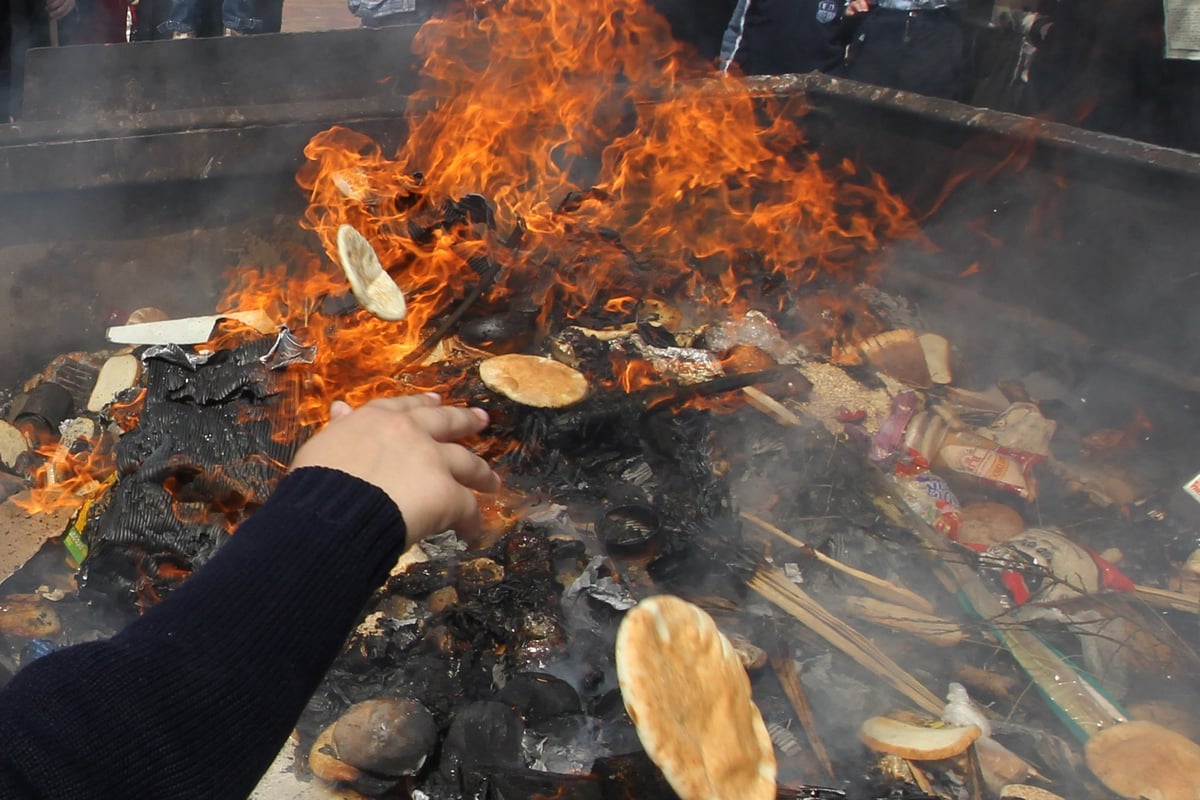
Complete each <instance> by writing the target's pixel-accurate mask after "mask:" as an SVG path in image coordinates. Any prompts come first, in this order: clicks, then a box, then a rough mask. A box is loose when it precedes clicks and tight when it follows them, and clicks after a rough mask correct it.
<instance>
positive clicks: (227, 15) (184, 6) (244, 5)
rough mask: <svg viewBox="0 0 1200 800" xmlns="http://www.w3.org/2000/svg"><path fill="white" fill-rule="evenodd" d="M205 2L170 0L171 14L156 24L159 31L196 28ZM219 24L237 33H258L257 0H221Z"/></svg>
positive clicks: (204, 0) (260, 22) (261, 27)
mask: <svg viewBox="0 0 1200 800" xmlns="http://www.w3.org/2000/svg"><path fill="white" fill-rule="evenodd" d="M205 2H209V0H171V16H170V18H168V19H167V21H166V22H163V23H161V24H160V25H159V26H158V31H159V33H175V32H176V31H194V30H196V27H197V26H198V25H199V24H200V11H201V5H202V4H203V3H205ZM221 24H222V25H224V26H225V27H226V28H228V29H229V30H233V31H237V32H238V33H258V32H259V31H261V30H262V29H263V19H262V14H261V13H260V11H259V4H258V0H221Z"/></svg>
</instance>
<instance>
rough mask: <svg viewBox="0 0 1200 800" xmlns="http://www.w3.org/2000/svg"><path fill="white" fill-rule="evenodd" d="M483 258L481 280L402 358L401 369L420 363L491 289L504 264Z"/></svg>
mask: <svg viewBox="0 0 1200 800" xmlns="http://www.w3.org/2000/svg"><path fill="white" fill-rule="evenodd" d="M483 260H484V264H485V266H484V268H483V270H482V271H481V272H480V274H479V282H478V283H476V284H475V286H474V288H472V289H471V291H469V292H467V296H466V297H464V298H463V299H462V301H461V302H460V303H459V304H458V306H457V307H456V308H455V309H454V310H453V311H451V312H450V314H449V316H447V317H446V318H445V319H443V320H442V322H441V324H440V325H438V327H437V329H436V330H434V332H433V333H431V334H430V335H429V336H428V337H427V338H426V339H425V340H424V341H423V342H421V343H420V344H419V345H417V347H416V348H415V349H414V350H413V351H412V352H411V353H409V354H408V355H406V356H405V357H404V358H403V359H401V361H400V366H399V369H400V370H403V369H405V368H406V367H411V366H412V365H413V364H416V363H418V362H419V361H420V360H421V359H423V358H424V357H425V356H427V355H428V354H429V352H430V351H431V350H433V348H435V347H437V344H438V342H440V341H442V339H445V338H446V337H447V336H449V335H450V334H451V333H453V332H454V329H455V328H456V327H457V326H458V323H459V322H461V321H462V318H463V315H464V314H466V313H467V310H468V309H470V308H471V306H473V305H474V304H475V301H477V300H478V299H479V298H480V297H481V296H483V293H484V292H485V291H487V290H488V289H490V288H491V287H492V284H494V283H495V282H496V278H497V276H499V275H500V270H501V268H502V265H501V264H500V262H499V261H494V260H493V259H491V258H487V257H486V256H485V257H483Z"/></svg>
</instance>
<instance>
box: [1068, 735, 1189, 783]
mask: <svg viewBox="0 0 1200 800" xmlns="http://www.w3.org/2000/svg"><path fill="white" fill-rule="evenodd" d="M1084 756H1085V757H1086V759H1087V765H1088V769H1090V770H1091V771H1092V772H1094V773H1095V775H1096V777H1097V778H1099V779H1100V780H1101V781H1103V782H1104V785H1105V786H1107V787H1108V788H1109V789H1111V790H1112V791H1113V792H1115V793H1116V794H1119V795H1121V796H1122V797H1134V798H1136V797H1146V798H1154V800H1196V798H1197V797H1200V745H1197V744H1196V743H1195V742H1193V741H1192V740H1191V739H1189V738H1187V737H1186V736H1184V735H1183V734H1180V733H1176V732H1175V731H1173V730H1171V729H1169V728H1164V727H1163V726H1162V725H1159V724H1158V723H1157V722H1147V721H1144V720H1134V721H1132V722H1122V723H1121V724H1119V725H1113V726H1112V727H1111V728H1104V729H1103V730H1101V731H1100V732H1098V733H1096V734H1095V735H1093V736H1092V738H1090V739H1088V740H1087V743H1086V744H1085V745H1084Z"/></svg>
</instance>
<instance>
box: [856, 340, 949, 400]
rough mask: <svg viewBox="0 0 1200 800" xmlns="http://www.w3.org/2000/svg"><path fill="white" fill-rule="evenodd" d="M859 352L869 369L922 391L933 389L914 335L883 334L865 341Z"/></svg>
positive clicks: (918, 342) (926, 364) (927, 365)
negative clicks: (867, 362)
mask: <svg viewBox="0 0 1200 800" xmlns="http://www.w3.org/2000/svg"><path fill="white" fill-rule="evenodd" d="M858 349H859V352H860V353H862V355H863V356H864V357H865V358H866V359H867V361H869V362H870V363H871V366H873V367H875V368H876V369H878V370H879V371H881V372H885V373H887V374H888V375H891V376H892V377H893V378H895V379H896V380H898V381H902V382H904V383H907V384H908V385H909V386H916V387H919V388H922V389H928V388H929V387H931V386H933V378H932V377H931V376H930V375H929V364H928V363H927V362H926V361H925V351H924V350H923V349H922V348H921V341H920V340H919V339H918V338H917V334H916V332H915V331H912V330H909V329H908V328H898V329H896V330H891V331H884V332H883V333H881V334H878V335H876V336H872V337H870V338H869V339H867V340H866V341H864V342H863V343H862V344H861V345H859V347H858Z"/></svg>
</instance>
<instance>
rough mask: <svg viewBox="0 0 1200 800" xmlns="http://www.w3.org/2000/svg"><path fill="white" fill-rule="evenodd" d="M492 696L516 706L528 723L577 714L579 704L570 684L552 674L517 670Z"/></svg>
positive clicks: (534, 723) (580, 708)
mask: <svg viewBox="0 0 1200 800" xmlns="http://www.w3.org/2000/svg"><path fill="white" fill-rule="evenodd" d="M496 700H498V701H499V702H501V703H506V704H508V705H510V706H512V707H513V708H515V709H516V710H517V712H518V713H519V714H520V715H521V718H522V719H524V720H525V724H526V725H528V726H535V725H537V724H539V723H541V722H544V721H545V720H548V719H550V718H552V717H557V716H561V715H564V714H578V713H579V712H580V711H582V709H583V707H582V704H581V703H580V700H579V694H578V693H577V692H576V691H575V690H574V689H573V688H571V684H569V683H567V682H566V681H564V680H563V679H561V678H557V677H555V676H553V675H547V674H544V673H537V672H520V673H517V674H516V675H513V676H512V677H511V678H509V679H508V682H507V683H506V684H505V685H504V688H503V689H501V690H500V692H499V693H498V694H497V695H496Z"/></svg>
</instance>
